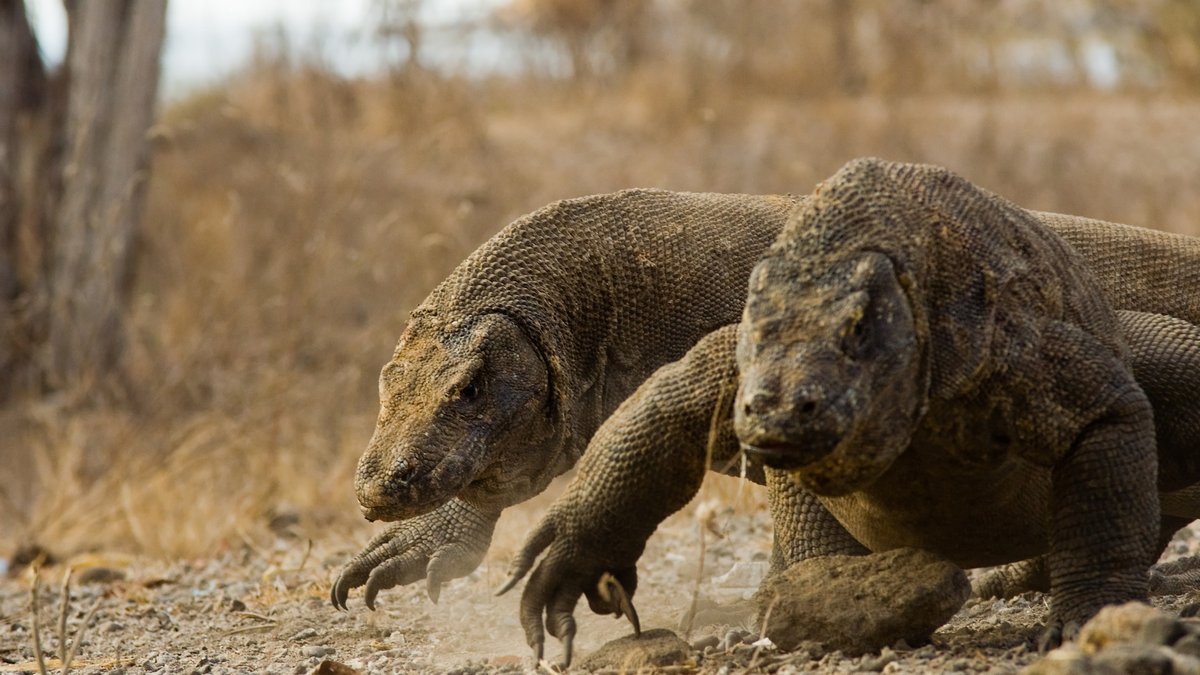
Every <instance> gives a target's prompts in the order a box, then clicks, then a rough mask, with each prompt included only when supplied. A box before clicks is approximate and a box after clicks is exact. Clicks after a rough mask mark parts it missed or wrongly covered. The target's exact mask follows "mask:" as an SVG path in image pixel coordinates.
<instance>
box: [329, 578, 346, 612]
mask: <svg viewBox="0 0 1200 675" xmlns="http://www.w3.org/2000/svg"><path fill="white" fill-rule="evenodd" d="M349 596H350V586H349V585H348V584H346V583H344V577H343V576H342V575H340V574H339V575H338V578H337V581H335V582H333V588H331V589H329V599H330V601H332V602H333V607H334V609H339V610H345V609H346V599H347V598H348V597H349Z"/></svg>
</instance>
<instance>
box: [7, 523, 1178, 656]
mask: <svg viewBox="0 0 1200 675" xmlns="http://www.w3.org/2000/svg"><path fill="white" fill-rule="evenodd" d="M713 508H714V507H713V505H712V504H710V503H700V504H697V505H693V506H692V507H690V508H688V509H685V510H684V511H683V512H681V513H680V514H678V515H676V516H674V517H673V518H671V519H670V520H668V521H667V523H665V524H664V525H663V527H661V528H660V529H659V532H658V533H657V534H656V535H655V537H654V538H653V539H652V540H651V542H650V544H649V546H648V547H647V551H646V554H645V556H644V557H643V559H642V563H641V565H640V567H639V570H640V572H641V582H640V583H639V585H638V594H637V596H636V598H635V603H636V605H637V608H638V611H639V613H640V615H641V619H642V625H643V627H644V629H646V630H649V629H653V628H669V629H671V630H673V631H675V632H676V633H678V634H679V635H680V636H681V637H683V638H684V639H686V640H688V642H689V643H691V644H693V645H696V646H697V647H699V649H697V650H696V652H695V661H696V664H697V665H696V668H697V670H698V671H699V672H720V671H722V669H725V670H726V672H730V671H731V672H738V671H739V670H742V669H746V668H749V669H750V671H751V672H794V671H799V670H816V671H820V672H853V671H861V670H884V669H886V671H887V672H928V671H962V672H992V673H1002V672H1015V671H1017V670H1019V669H1020V668H1021V667H1023V666H1025V665H1028V664H1030V663H1032V662H1033V661H1035V660H1036V657H1037V655H1036V650H1035V649H1034V648H1033V644H1034V643H1033V640H1034V639H1035V638H1036V636H1037V634H1038V630H1039V626H1040V623H1041V622H1042V621H1043V619H1044V618H1045V614H1046V608H1047V602H1046V597H1045V596H1043V595H1040V594H1027V595H1024V596H1021V597H1018V598H1014V599H1008V600H977V599H972V600H969V601H968V602H967V603H966V605H965V606H964V607H963V608H962V609H961V610H960V611H959V612H958V613H957V614H956V615H955V616H954V617H953V618H952V619H951V620H950V622H949V623H948V624H947V625H945V626H944V627H942V628H941V629H940V630H938V631H937V632H935V633H934V635H933V637H932V639H931V641H930V643H929V644H926V645H908V644H905V643H903V642H901V643H897V644H895V645H893V646H891V647H888V648H885V649H883V650H882V651H881V652H879V653H871V654H866V655H863V656H857V657H847V656H845V655H843V654H842V653H840V652H833V653H823V651H822V650H818V649H816V648H815V646H811V645H801V646H800V647H799V648H798V649H797V650H796V651H794V652H791V653H781V652H778V651H776V650H775V649H773V648H772V647H771V646H770V645H768V644H766V643H764V642H763V641H761V640H760V639H759V635H758V634H757V633H755V632H754V631H753V630H752V627H751V626H750V622H751V616H752V613H753V608H752V605H751V604H750V603H747V602H746V599H747V598H748V597H749V596H750V594H752V592H753V587H754V585H756V584H757V583H758V578H757V574H756V570H761V569H763V567H762V566H763V565H765V562H766V557H767V553H768V551H769V542H770V521H769V518H768V517H767V515H766V514H765V513H764V512H762V511H750V512H743V513H732V512H731V511H729V510H728V509H724V510H721V511H720V513H719V515H718V516H717V517H716V518H715V520H716V521H717V522H718V523H719V529H720V531H721V534H722V537H721V538H716V537H715V536H714V535H713V534H711V533H709V532H710V530H709V529H708V528H702V527H701V526H700V523H701V522H706V523H707V522H711V521H712V520H713V517H712V509H713ZM530 511H531V512H529V513H526V512H523V511H521V510H520V509H518V510H516V511H515V512H514V514H512V515H509V514H506V520H505V521H502V526H507V527H512V526H513V525H514V524H517V525H518V527H517V529H516V531H515V532H513V533H512V534H511V535H508V536H501V537H498V541H497V544H496V545H495V546H493V551H492V553H491V554H490V555H489V557H488V559H487V561H486V562H485V563H484V565H483V566H481V567H480V569H478V570H477V571H476V572H475V573H473V574H472V575H470V576H469V577H467V578H465V579H460V580H457V581H454V582H452V583H450V584H448V585H447V587H446V588H445V590H444V591H443V593H442V597H441V601H440V604H438V605H434V604H432V603H431V602H430V601H429V600H428V598H426V597H425V595H424V591H423V589H422V588H420V587H407V588H401V589H392V590H389V591H385V592H383V593H382V594H381V595H380V598H379V609H378V611H375V612H371V611H368V610H367V609H366V608H365V607H364V606H363V605H362V601H361V595H360V594H359V592H357V591H356V592H355V593H354V594H353V595H352V596H351V603H350V610H349V611H348V612H338V611H336V610H334V609H333V608H332V607H331V606H330V604H329V600H328V593H329V583H330V580H331V579H332V578H334V576H336V574H337V572H338V570H339V569H340V566H341V565H342V564H343V563H344V562H345V561H346V560H347V559H348V558H349V556H350V555H351V554H352V553H354V544H349V545H346V544H339V543H336V542H333V541H323V540H318V541H315V542H313V543H312V545H311V547H310V545H309V543H308V540H307V539H304V538H297V537H291V536H286V535H285V536H279V537H278V538H276V539H275V540H274V541H272V542H269V543H267V544H264V543H262V542H251V541H247V542H245V545H243V546H241V547H237V548H231V549H229V550H225V551H221V552H217V553H214V555H212V556H211V557H208V558H202V559H190V560H172V561H159V560H150V559H143V558H132V557H123V556H119V555H115V554H112V555H95V554H93V555H88V556H77V557H75V558H73V559H71V560H69V561H66V563H62V564H59V565H57V566H54V567H48V568H46V569H45V570H44V572H43V575H42V576H43V581H42V586H41V603H40V604H41V618H40V621H41V625H42V648H43V651H44V652H45V653H46V654H47V656H48V657H49V656H54V655H57V654H58V653H59V647H58V637H57V631H58V620H59V615H58V608H59V607H60V598H61V589H60V584H61V579H62V574H63V570H64V569H65V568H66V565H74V566H75V567H76V573H75V581H73V583H72V592H71V596H72V600H71V604H70V608H69V611H68V614H67V624H66V634H67V636H68V639H70V636H72V635H74V634H75V633H76V632H77V631H78V630H79V626H80V624H81V623H82V621H83V619H84V618H85V615H86V614H87V612H88V610H89V609H90V608H91V606H92V605H93V604H94V603H95V601H96V599H97V598H100V599H101V604H100V606H99V609H98V610H97V612H96V616H95V620H94V622H93V624H92V626H91V628H90V629H89V630H88V631H87V633H86V635H85V639H84V640H83V642H82V643H81V644H80V646H79V649H78V653H77V655H76V656H75V660H74V664H73V669H72V672H78V673H110V672H118V673H120V672H123V673H129V674H133V673H192V672H196V673H242V672H260V673H278V674H281V675H283V674H287V675H290V674H292V673H307V672H310V671H311V670H313V669H314V668H316V667H317V666H318V665H320V664H321V663H322V662H325V661H329V662H336V663H341V664H345V665H348V666H350V667H352V668H355V669H357V670H359V671H360V672H369V673H388V672H429V673H435V672H438V673H444V672H459V673H485V672H486V673H493V672H519V671H527V670H530V669H532V668H534V666H535V664H534V663H533V662H532V658H531V656H530V655H529V650H528V649H527V648H526V647H525V644H524V639H523V636H522V633H521V629H520V626H519V625H518V622H517V602H518V600H519V593H518V592H514V593H509V594H508V595H505V596H502V597H499V598H497V597H494V596H493V592H494V590H495V589H496V588H497V587H498V586H499V585H500V583H501V582H502V581H503V579H504V576H505V574H504V573H505V561H506V559H507V555H508V554H509V552H510V551H511V547H512V546H513V545H514V544H513V543H512V541H510V540H512V539H518V540H519V536H517V534H516V533H517V532H520V531H521V530H520V527H523V523H525V522H526V521H528V520H529V519H530V518H532V517H533V516H534V514H533V513H532V509H530ZM701 515H703V518H701V517H700V516H701ZM702 531H703V532H705V535H704V536H705V537H706V538H707V541H706V542H705V544H706V545H705V555H704V567H703V571H702V574H701V577H700V582H699V584H697V575H696V572H697V565H696V561H697V556H698V551H699V550H700V547H699V543H700V536H701V534H700V533H701V532H702ZM1195 549H1196V545H1195V541H1194V539H1193V537H1191V535H1190V533H1189V532H1186V531H1185V533H1184V536H1182V537H1181V538H1180V539H1178V540H1177V542H1176V544H1175V545H1174V547H1173V552H1174V553H1176V554H1178V553H1184V552H1193V551H1194V550H1195ZM31 580H32V578H31V575H30V574H29V573H28V572H23V573H21V574H19V575H17V576H16V577H15V578H14V577H6V578H3V579H2V580H0V673H6V672H36V664H35V663H34V654H33V644H32V639H31V637H32V632H31V631H32V622H31V618H32V615H31V613H30V595H29V589H30V585H31ZM89 580H90V581H89ZM694 588H698V589H699V594H700V598H699V599H698V601H697V602H696V605H697V606H698V607H699V608H700V609H701V611H697V612H696V613H695V618H694V619H693V622H692V623H693V626H692V627H691V630H690V631H688V630H687V626H686V625H681V623H684V618H685V616H686V615H687V614H688V612H689V610H690V609H691V608H692V605H693V597H692V596H693V589H694ZM517 590H518V591H519V590H520V589H517ZM1186 603H1187V598H1185V597H1184V596H1167V597H1163V598H1159V599H1157V600H1156V602H1155V604H1156V605H1158V606H1160V607H1163V608H1164V609H1166V610H1168V611H1174V612H1178V610H1179V609H1180V608H1181V607H1182V606H1183V605H1184V604H1186ZM713 608H723V611H718V610H717V609H713ZM576 617H577V619H578V620H579V637H578V639H577V642H576V650H577V651H576V658H577V659H578V661H577V663H578V662H582V659H583V658H585V657H586V656H587V655H588V654H592V653H595V652H596V651H597V650H598V649H599V648H600V647H601V646H602V645H603V644H604V643H605V642H607V641H609V640H613V639H616V638H619V637H622V636H624V635H626V634H628V632H629V625H628V623H626V622H625V621H624V620H621V621H614V620H612V619H611V618H608V617H598V616H594V615H591V614H590V613H588V611H587V607H586V604H585V603H581V604H580V606H579V607H578V609H577V613H576ZM706 617H709V618H708V619H706ZM708 620H715V621H717V623H707V621H708ZM546 651H547V658H548V659H550V660H552V661H557V660H558V659H559V658H560V647H559V645H557V644H555V643H553V642H551V643H549V644H547V650H546ZM54 663H57V662H56V661H50V662H48V665H52V664H54ZM328 667H329V666H327V668H328ZM325 672H338V671H336V670H328V669H327V670H326V671H325Z"/></svg>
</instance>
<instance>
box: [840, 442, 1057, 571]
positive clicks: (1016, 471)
mask: <svg viewBox="0 0 1200 675" xmlns="http://www.w3.org/2000/svg"><path fill="white" fill-rule="evenodd" d="M1049 496H1050V471H1049V470H1048V469H1047V468H1045V467H1039V466H1036V465H1033V464H1031V463H1029V462H1026V461H1024V460H1021V459H1019V458H1015V457H1013V456H1011V455H1010V456H1008V457H1006V458H1005V459H1003V460H1002V461H1001V462H999V463H997V464H995V465H963V464H961V463H957V462H955V460H953V459H951V458H949V457H947V456H945V455H944V454H942V453H938V452H919V451H916V450H915V449H910V450H909V451H908V452H906V453H905V454H904V455H901V457H899V458H898V459H897V461H896V463H895V464H894V465H893V466H892V467H891V468H889V469H888V471H887V472H886V473H885V474H884V475H883V476H881V477H880V478H879V479H878V480H876V481H875V482H874V483H873V484H872V485H870V486H868V487H867V488H865V489H863V490H860V491H857V492H853V493H850V494H848V495H845V496H840V497H821V502H822V503H823V504H824V505H825V507H826V508H827V509H829V511H830V513H832V514H833V516H834V517H835V518H837V519H838V521H839V522H841V523H842V525H843V526H844V527H845V528H846V529H847V531H849V532H850V534H851V535H853V536H854V538H855V539H857V540H858V541H859V542H861V543H862V544H863V545H864V546H866V547H867V548H869V549H871V550H872V551H877V552H878V551H886V550H889V549H893V548H899V547H913V548H920V549H924V550H927V551H931V552H933V553H936V554H938V555H941V556H943V557H945V558H946V559H948V560H950V561H952V562H954V563H955V564H957V565H959V566H960V567H982V566H990V565H999V564H1003V563H1008V562H1013V561H1016V560H1023V559H1025V558H1030V557H1033V556H1036V555H1040V554H1042V553H1045V552H1046V551H1047V548H1048V547H1047V542H1048V537H1047V524H1048V520H1049Z"/></svg>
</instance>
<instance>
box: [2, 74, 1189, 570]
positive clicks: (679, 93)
mask: <svg viewBox="0 0 1200 675" xmlns="http://www.w3.org/2000/svg"><path fill="white" fill-rule="evenodd" d="M881 91H889V90H887V89H886V88H885V89H881ZM1196 120H1200V99H1196V98H1193V97H1189V96H1185V95H1179V94H1174V95H1172V96H1166V95H1158V96H1151V95H1149V94H1146V93H1144V92H1141V93H1138V92H1127V93H1124V94H1113V95H1100V94H1095V93H1088V92H1086V91H1074V90H1072V91H1071V92H1066V93H1064V92H1061V91H1060V92H1058V93H1053V92H1046V91H1041V90H1039V91H1038V92H1037V93H1029V92H1024V93H1022V92H1019V91H1017V92H1000V93H978V92H975V93H967V94H956V93H953V92H941V93H937V94H927V95H923V96H920V97H918V96H904V95H900V94H896V93H890V94H887V93H871V92H869V91H868V92H867V93H864V94H863V95H859V96H852V97H851V96H843V95H840V94H837V93H832V94H830V93H828V92H827V93H824V94H821V95H819V96H806V97H802V96H799V95H796V94H795V92H794V90H793V89H789V88H787V87H784V88H781V89H780V88H775V87H772V86H770V84H769V83H759V84H757V85H754V86H751V85H748V84H747V83H746V82H736V83H732V82H726V81H722V79H721V78H720V77H719V76H718V75H712V76H706V75H705V74H704V73H703V72H701V71H696V70H691V71H688V72H687V73H682V72H681V71H679V70H674V69H670V68H665V67H664V68H657V69H656V68H650V67H643V68H638V69H636V70H634V71H631V72H630V73H629V74H628V76H627V77H623V78H620V79H616V80H614V79H604V78H601V79H595V80H587V79H569V80H565V81H563V80H548V79H544V78H538V77H529V78H524V79H515V80H514V79H492V80H469V79H465V78H461V77H455V76H447V75H438V74H435V73H431V72H428V71H423V70H420V69H410V70H406V71H404V72H403V73H399V74H397V75H396V76H395V77H393V78H390V79H381V80H379V81H352V80H345V79H341V78H339V77H337V76H335V75H333V74H331V73H329V72H327V71H325V70H322V69H320V68H313V67H308V66H304V65H300V66H292V65H288V64H287V62H286V60H284V59H278V60H270V59H267V60H260V61H259V62H257V63H256V64H254V65H252V66H251V67H248V68H247V69H246V70H245V71H243V72H241V73H240V74H238V75H236V76H235V77H233V78H231V79H230V80H229V81H228V82H226V83H224V84H223V85H221V86H220V87H217V88H214V89H212V90H210V91H206V92H203V93H199V94H196V95H194V96H193V97H191V98H189V99H187V100H185V101H182V102H179V103H176V104H173V105H171V106H169V107H168V108H167V109H166V110H165V111H164V112H163V115H162V119H161V122H160V124H159V125H158V126H157V127H156V129H155V134H154V136H155V143H156V149H155V157H154V163H153V172H152V178H151V183H150V190H149V202H148V205H147V210H146V217H145V223H144V240H143V242H142V255H141V259H140V264H139V269H138V275H137V286H136V289H135V293H134V298H133V302H132V305H131V308H130V316H129V322H130V323H129V325H130V326H131V333H130V341H129V350H128V355H127V359H126V367H125V379H126V383H125V386H123V387H121V389H120V390H121V391H124V392H126V393H127V395H126V397H125V398H124V399H123V400H122V399H118V400H117V401H115V402H112V403H106V404H104V405H95V404H88V403H87V402H79V401H71V400H67V399H50V400H45V401H39V402H36V403H30V404H26V405H23V406H20V407H16V408H13V409H10V410H7V411H4V412H3V413H2V414H0V438H2V439H3V442H2V443H0V461H2V466H3V473H2V474H0V550H10V549H11V548H13V547H14V546H16V545H18V544H21V543H28V542H30V541H34V540H37V541H38V542H40V543H41V544H42V545H44V546H46V547H48V548H50V549H51V550H57V551H60V552H69V551H77V550H82V549H92V548H108V549H113V548H116V549H125V550H134V551H141V552H146V553H150V554H156V555H172V556H175V555H198V554H202V553H205V552H211V551H213V550H216V549H219V548H221V547H222V546H228V545H231V544H237V543H238V542H239V541H241V540H242V539H244V538H248V537H249V538H253V537H256V536H259V535H260V534H262V533H263V532H264V531H265V530H266V528H267V527H268V526H269V524H270V522H271V519H272V518H273V517H275V516H277V515H280V514H295V515H299V516H300V518H301V523H302V525H303V527H305V528H306V529H307V531H308V532H309V533H310V534H311V535H313V536H328V537H332V538H333V539H334V541H342V542H346V541H348V540H349V539H360V538H361V537H362V536H363V535H364V533H365V532H366V529H365V528H366V526H365V523H362V522H361V521H360V519H359V518H358V516H357V508H356V505H355V500H354V496H353V491H352V476H353V468H354V462H355V460H356V458H357V456H358V454H359V452H360V451H361V449H362V448H363V447H364V445H365V443H366V440H367V438H368V437H369V435H370V433H371V430H372V427H373V420H374V415H375V409H376V403H375V400H374V396H375V378H376V374H377V372H378V368H379V366H380V365H382V363H383V362H384V361H385V360H386V359H387V358H388V356H389V355H390V352H391V349H392V346H393V343H394V341H395V339H396V337H397V336H398V335H399V334H400V332H401V330H402V328H403V325H404V321H405V317H406V313H407V311H408V310H409V309H410V308H412V307H413V306H414V305H415V304H416V303H417V302H419V301H420V299H421V298H422V297H424V295H425V294H426V293H427V292H428V291H429V290H430V289H431V288H432V287H433V286H434V285H435V284H436V283H437V281H438V280H440V279H441V278H443V277H444V276H445V274H446V273H447V272H448V271H449V270H450V269H451V268H452V267H453V266H454V265H455V264H456V263H457V262H458V261H460V260H461V259H462V258H463V257H465V255H466V254H467V253H469V252H470V251H471V250H472V249H473V248H475V247H476V246H477V245H478V244H479V243H480V242H482V241H483V240H485V239H486V238H487V237H488V236H489V235H491V234H492V233H494V232H495V231H496V230H498V229H499V228H500V227H502V226H503V225H505V224H506V223H507V222H509V221H511V220H512V219H513V218H515V217H516V216H518V215H520V214H522V213H525V212H528V211H530V210H532V209H535V208H537V207H539V206H541V205H543V204H545V203H547V202H549V201H552V200H555V199H560V198H564V197H571V196H577V195H582V194H588V193H595V192H602V191H610V190H616V189H620V188H625V187H630V186H657V187H663V188H671V189H677V190H697V191H729V192H759V193H761V192H807V191H809V190H810V189H811V188H812V187H813V185H814V184H815V183H816V182H817V181H819V180H820V179H821V178H823V177H825V176H827V175H829V174H831V173H832V172H834V171H835V170H836V169H837V167H838V166H840V165H841V164H842V163H844V162H845V161H846V160H848V159H850V158H852V157H855V156H860V155H879V156H883V157H887V158H891V159H897V160H912V161H926V162H935V163H939V164H944V165H947V166H949V167H952V168H953V169H955V170H957V171H959V172H961V173H962V174H964V175H965V176H967V177H968V178H970V179H972V180H974V181H976V182H978V183H980V184H982V185H985V186H987V187H988V188H990V189H992V190H994V191H997V192H999V193H1001V194H1004V195H1006V196H1008V197H1010V198H1012V199H1014V200H1015V201H1017V202H1018V203H1021V204H1023V205H1025V206H1029V207H1033V208H1039V209H1048V210H1060V211H1067V212H1072V213H1077V214H1081V215H1087V216H1093V217H1099V218H1106V219H1112V220H1118V221H1124V222H1129V223H1134V224H1138V225H1145V226H1149V227H1157V228H1162V229H1167V230H1173V231H1178V232H1188V233H1192V234H1200V191H1198V190H1197V189H1196V186H1197V185H1198V184H1200V182H1198V180H1200V136H1198V135H1197V134H1196V133H1195V123H1196ZM714 489H715V491H716V493H717V494H720V495H724V496H729V495H731V494H733V493H734V492H735V491H736V490H737V488H736V487H733V486H731V485H730V484H728V483H724V484H722V486H718V487H717V488H714ZM755 499H759V501H757V502H756V501H754V500H755ZM748 503H749V504H750V505H751V506H753V505H755V504H759V505H761V499H760V498H751V500H750V501H749V502H748Z"/></svg>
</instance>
